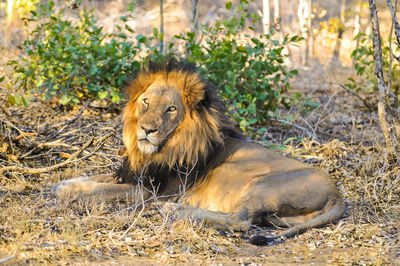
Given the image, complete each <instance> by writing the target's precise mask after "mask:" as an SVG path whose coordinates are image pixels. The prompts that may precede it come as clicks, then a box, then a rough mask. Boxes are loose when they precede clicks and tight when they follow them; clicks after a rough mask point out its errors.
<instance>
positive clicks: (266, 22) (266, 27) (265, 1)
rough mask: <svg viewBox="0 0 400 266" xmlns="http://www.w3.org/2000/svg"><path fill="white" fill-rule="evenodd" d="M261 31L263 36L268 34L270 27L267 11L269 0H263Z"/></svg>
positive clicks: (268, 11) (269, 17)
mask: <svg viewBox="0 0 400 266" xmlns="http://www.w3.org/2000/svg"><path fill="white" fill-rule="evenodd" d="M262 22H263V29H264V34H268V33H269V31H270V26H271V15H270V10H269V0H263V19H262Z"/></svg>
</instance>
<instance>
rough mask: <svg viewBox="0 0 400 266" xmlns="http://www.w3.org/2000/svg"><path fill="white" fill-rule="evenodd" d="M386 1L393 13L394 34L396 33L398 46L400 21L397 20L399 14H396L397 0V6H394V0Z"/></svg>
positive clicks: (399, 43)
mask: <svg viewBox="0 0 400 266" xmlns="http://www.w3.org/2000/svg"><path fill="white" fill-rule="evenodd" d="M386 3H387V6H388V7H389V9H390V13H391V15H392V23H393V24H394V25H393V26H394V34H395V35H396V40H397V46H400V25H399V21H398V20H397V16H396V12H397V0H396V1H395V3H396V8H394V7H393V4H392V0H386ZM395 9H396V10H395Z"/></svg>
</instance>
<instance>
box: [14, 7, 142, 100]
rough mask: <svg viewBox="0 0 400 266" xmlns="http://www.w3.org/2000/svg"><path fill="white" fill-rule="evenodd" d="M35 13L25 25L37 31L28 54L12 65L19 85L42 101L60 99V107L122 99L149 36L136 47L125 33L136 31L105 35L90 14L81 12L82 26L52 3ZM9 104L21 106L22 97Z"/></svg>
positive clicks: (27, 43) (26, 46)
mask: <svg viewBox="0 0 400 266" xmlns="http://www.w3.org/2000/svg"><path fill="white" fill-rule="evenodd" d="M32 15H33V16H32V18H31V19H29V20H26V23H27V25H26V26H29V25H33V24H34V23H36V27H35V29H34V30H33V32H32V33H31V35H30V37H29V39H28V40H26V41H25V42H24V45H23V46H24V51H25V52H26V54H25V53H23V55H22V56H21V57H20V60H19V61H12V62H11V64H13V65H14V70H15V77H14V78H13V79H12V80H13V82H14V83H15V84H14V85H15V86H16V87H18V88H23V89H26V91H28V92H33V93H38V94H39V95H40V96H41V97H42V98H43V99H44V100H49V99H51V98H53V97H55V96H57V98H58V99H59V100H60V103H61V104H67V103H70V104H75V103H79V102H80V101H81V100H84V99H87V98H98V99H105V98H111V100H112V101H113V102H119V101H120V89H121V87H123V85H124V84H125V83H126V81H127V79H128V77H129V76H132V75H133V74H135V73H136V72H137V71H138V70H139V66H140V63H139V61H138V59H136V57H137V53H138V51H139V49H140V47H141V46H142V45H143V43H145V42H146V41H147V39H146V38H143V36H138V37H139V38H138V42H137V43H136V45H134V44H133V43H132V42H130V41H128V40H127V35H126V34H125V33H124V32H131V33H133V30H132V29H131V28H129V27H128V26H127V25H125V27H124V29H122V28H121V27H120V26H117V29H116V30H115V32H116V33H113V34H105V33H103V32H102V27H98V26H97V25H96V23H97V21H96V19H95V18H94V16H93V14H92V11H82V12H81V13H80V15H79V21H78V23H73V22H72V21H70V20H67V19H65V16H64V9H61V10H60V11H59V12H56V11H55V8H54V3H53V2H52V1H49V2H48V3H47V4H46V5H40V6H39V8H38V9H37V13H36V12H32ZM122 20H125V18H122ZM22 100H23V101H24V102H26V101H25V100H24V98H22ZM9 101H11V102H12V101H14V102H18V101H19V97H18V95H14V96H10V97H9Z"/></svg>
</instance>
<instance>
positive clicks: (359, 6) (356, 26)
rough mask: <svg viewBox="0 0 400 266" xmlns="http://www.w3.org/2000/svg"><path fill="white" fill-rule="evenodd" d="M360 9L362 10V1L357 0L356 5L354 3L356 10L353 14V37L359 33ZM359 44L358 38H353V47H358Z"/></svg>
mask: <svg viewBox="0 0 400 266" xmlns="http://www.w3.org/2000/svg"><path fill="white" fill-rule="evenodd" d="M361 10H362V1H361V0H358V1H357V5H356V10H355V16H354V32H353V38H355V37H356V36H357V35H358V34H359V33H360V29H361ZM359 45H360V40H359V39H357V40H354V48H355V49H358V47H359Z"/></svg>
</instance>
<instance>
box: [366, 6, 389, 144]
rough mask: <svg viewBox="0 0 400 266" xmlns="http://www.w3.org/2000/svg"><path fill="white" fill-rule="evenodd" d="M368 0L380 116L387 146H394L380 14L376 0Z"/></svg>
mask: <svg viewBox="0 0 400 266" xmlns="http://www.w3.org/2000/svg"><path fill="white" fill-rule="evenodd" d="M368 2H369V9H370V13H371V24H372V36H373V47H374V62H375V75H376V79H377V81H378V91H379V102H378V117H379V122H380V125H381V128H382V131H383V136H384V137H385V143H386V148H392V147H393V142H392V139H391V135H390V128H389V122H388V120H387V112H386V108H385V107H386V106H385V102H386V84H385V79H384V76H383V64H382V46H381V34H380V31H379V19H378V14H377V12H376V5H375V0H368Z"/></svg>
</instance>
